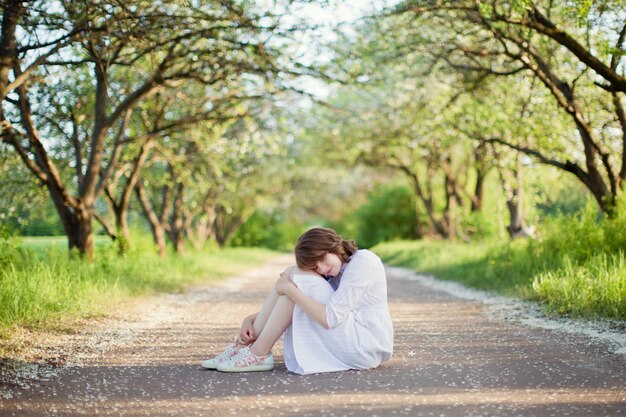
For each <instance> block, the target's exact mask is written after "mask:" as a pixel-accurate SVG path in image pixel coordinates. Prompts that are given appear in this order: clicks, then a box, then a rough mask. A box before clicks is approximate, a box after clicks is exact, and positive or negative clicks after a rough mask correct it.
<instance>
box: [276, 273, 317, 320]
mask: <svg viewBox="0 0 626 417" xmlns="http://www.w3.org/2000/svg"><path fill="white" fill-rule="evenodd" d="M275 289H276V292H277V293H278V294H280V295H285V296H287V297H289V298H291V300H292V301H293V302H294V303H296V304H297V305H298V306H299V307H300V308H301V309H302V311H304V313H305V314H306V315H307V316H309V317H310V318H311V319H312V320H314V321H315V322H317V323H318V324H319V325H320V326H322V327H323V328H325V329H328V328H329V326H328V321H327V320H326V304H322V303H320V302H319V301H315V300H314V299H312V298H311V297H308V296H307V295H305V294H304V293H303V292H302V291H300V289H299V288H298V287H296V285H295V284H294V283H293V282H292V281H291V280H290V279H289V277H288V276H283V275H281V277H280V279H279V280H278V281H277V282H276V286H275Z"/></svg>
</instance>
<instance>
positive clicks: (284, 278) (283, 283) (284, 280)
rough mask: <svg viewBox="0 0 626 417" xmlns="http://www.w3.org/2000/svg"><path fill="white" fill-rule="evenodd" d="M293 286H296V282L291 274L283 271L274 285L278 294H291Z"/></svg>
mask: <svg viewBox="0 0 626 417" xmlns="http://www.w3.org/2000/svg"><path fill="white" fill-rule="evenodd" d="M293 288H296V284H294V283H293V282H292V281H291V277H290V275H288V274H286V273H285V272H283V273H282V274H280V278H278V281H276V284H275V285H274V290H275V291H276V294H278V295H289V294H288V293H289V291H290V290H291V289H293Z"/></svg>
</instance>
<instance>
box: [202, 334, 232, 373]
mask: <svg viewBox="0 0 626 417" xmlns="http://www.w3.org/2000/svg"><path fill="white" fill-rule="evenodd" d="M241 346H242V345H241V343H240V341H239V338H237V339H235V341H234V342H233V343H232V344H230V345H228V346H227V347H226V349H224V351H223V352H222V353H220V354H219V355H217V356H216V357H214V358H210V359H205V360H203V361H202V362H201V363H200V366H202V367H203V368H205V369H217V365H218V364H220V363H222V362H226V361H227V360H228V359H230V358H231V357H233V356H235V355H236V354H237V352H239V350H240V349H241Z"/></svg>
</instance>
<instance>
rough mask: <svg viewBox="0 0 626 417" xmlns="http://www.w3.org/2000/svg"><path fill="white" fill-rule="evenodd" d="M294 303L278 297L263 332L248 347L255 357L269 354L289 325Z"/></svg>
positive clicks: (283, 296)
mask: <svg viewBox="0 0 626 417" xmlns="http://www.w3.org/2000/svg"><path fill="white" fill-rule="evenodd" d="M294 306H295V303H294V302H293V301H291V298H289V297H287V296H286V295H279V296H278V300H276V304H274V308H273V309H272V312H271V314H270V315H269V317H268V318H267V321H266V323H265V326H264V327H263V330H262V331H261V333H260V334H259V335H258V337H257V339H256V341H255V342H254V344H253V345H252V346H251V347H250V352H252V353H253V354H255V355H257V356H263V355H267V354H268V353H270V351H271V350H272V347H274V345H275V344H276V341H277V340H278V339H279V338H280V336H282V334H283V333H284V332H285V330H287V328H288V327H289V326H290V325H291V317H292V315H293V308H294Z"/></svg>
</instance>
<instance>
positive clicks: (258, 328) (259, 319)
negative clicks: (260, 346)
mask: <svg viewBox="0 0 626 417" xmlns="http://www.w3.org/2000/svg"><path fill="white" fill-rule="evenodd" d="M278 297H280V296H279V295H278V294H276V291H274V290H273V289H272V291H271V292H270V294H269V295H268V296H267V298H266V299H265V303H263V307H261V309H260V310H259V312H258V313H257V315H256V317H255V318H254V321H253V322H252V328H253V329H254V335H255V336H256V337H259V335H260V334H261V332H262V331H263V328H264V327H265V323H267V319H268V318H269V317H270V314H271V313H272V310H274V306H275V305H276V301H277V300H278Z"/></svg>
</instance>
